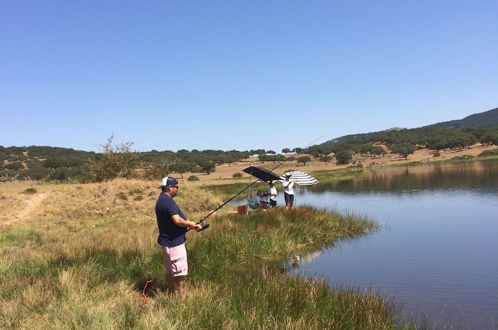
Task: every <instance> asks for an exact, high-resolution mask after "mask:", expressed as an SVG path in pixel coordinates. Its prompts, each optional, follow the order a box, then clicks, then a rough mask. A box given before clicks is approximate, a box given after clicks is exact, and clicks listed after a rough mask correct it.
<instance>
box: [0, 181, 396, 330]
mask: <svg viewBox="0 0 498 330" xmlns="http://www.w3.org/2000/svg"><path fill="white" fill-rule="evenodd" d="M79 187H83V188H82V189H81V188H79V189H76V188H74V187H72V186H67V187H64V188H61V187H60V186H58V187H56V188H54V190H53V191H51V192H46V194H47V197H46V199H45V201H46V202H44V204H43V205H42V206H40V208H41V209H40V210H38V211H37V212H35V213H34V214H33V215H32V216H31V218H29V219H27V220H25V221H24V222H20V223H16V225H15V226H13V225H12V226H10V227H6V228H0V230H1V231H0V328H92V329H93V328H96V329H122V328H139V329H149V328H152V329H198V328H202V329H283V328H288V329H306V328H313V329H391V328H395V327H397V325H398V323H397V316H396V311H395V308H394V307H393V306H392V305H391V304H390V303H387V302H386V301H384V300H383V299H382V298H381V297H379V296H378V295H376V294H373V293H359V292H358V291H356V290H349V289H341V288H330V287H329V286H327V285H326V283H325V282H324V281H322V280H319V279H312V280H310V279H306V278H303V277H298V276H288V275H287V271H286V268H285V262H286V261H287V260H289V259H290V258H292V257H294V256H297V255H304V254H307V253H311V252H315V251H317V250H320V249H322V248H324V247H327V246H333V245H334V242H336V241H337V240H339V239H343V238H349V237H357V236H359V235H365V234H368V233H369V232H371V231H374V230H376V228H377V225H375V224H374V223H372V222H371V221H369V220H368V219H364V218H358V217H356V216H344V215H341V214H338V213H333V212H326V211H319V210H314V209H311V208H297V209H296V210H295V211H292V212H285V211H284V210H282V209H272V210H269V211H268V212H253V213H251V214H249V215H247V216H241V215H235V214H228V213H224V212H221V213H219V214H217V215H213V216H212V217H210V218H208V220H209V221H208V222H210V223H211V227H210V229H208V230H206V231H203V232H201V233H193V232H189V233H188V234H187V236H188V239H187V249H188V253H189V268H190V274H189V276H188V278H187V282H186V285H187V288H186V289H187V290H186V291H187V294H186V296H185V298H184V299H183V300H180V299H178V298H176V297H171V296H169V295H167V294H165V293H164V292H165V283H164V274H163V264H162V255H161V253H160V250H159V248H158V246H157V244H156V239H157V227H156V221H155V217H154V204H155V198H156V196H157V195H156V194H158V191H157V189H155V187H154V186H153V185H152V184H150V183H147V182H141V181H136V182H135V181H130V182H128V181H119V180H118V181H111V182H109V183H103V184H89V185H79ZM73 188H74V189H73ZM133 189H138V190H140V191H141V192H143V195H140V196H147V197H144V199H143V200H139V201H135V200H133V199H128V200H127V201H123V200H119V199H117V198H116V197H115V196H116V193H118V192H119V191H125V192H129V191H131V190H133ZM138 190H136V191H138ZM148 191H153V192H154V196H148V194H147V192H148ZM177 202H178V204H179V205H180V206H181V207H182V208H183V209H184V211H185V213H186V214H187V215H188V216H189V217H190V218H191V219H193V218H196V217H197V216H200V215H201V214H205V213H206V211H208V210H211V209H213V206H216V205H218V204H219V200H218V199H217V198H215V197H213V196H211V195H210V194H207V193H206V192H205V191H203V190H201V189H199V188H190V187H182V189H181V190H180V194H179V195H178V196H177ZM106 208H109V210H106ZM227 210H228V208H227ZM95 211H98V212H95ZM225 212H226V211H225ZM147 280H152V281H153V282H152V285H153V289H152V290H151V291H150V294H149V296H148V298H147V302H146V301H144V299H142V297H141V296H140V292H141V290H142V288H143V285H144V282H145V281H147Z"/></svg>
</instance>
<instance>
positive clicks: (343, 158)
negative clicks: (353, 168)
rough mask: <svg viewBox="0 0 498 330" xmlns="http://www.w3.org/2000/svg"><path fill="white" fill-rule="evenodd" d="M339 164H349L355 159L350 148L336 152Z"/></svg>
mask: <svg viewBox="0 0 498 330" xmlns="http://www.w3.org/2000/svg"><path fill="white" fill-rule="evenodd" d="M335 159H336V161H337V165H341V164H349V163H350V162H351V160H352V159H353V154H352V153H351V151H349V150H341V151H339V152H337V153H336V154H335Z"/></svg>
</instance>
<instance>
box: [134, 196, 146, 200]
mask: <svg viewBox="0 0 498 330" xmlns="http://www.w3.org/2000/svg"><path fill="white" fill-rule="evenodd" d="M142 199H144V197H143V196H142V195H138V196H135V198H133V200H134V201H141V200H142Z"/></svg>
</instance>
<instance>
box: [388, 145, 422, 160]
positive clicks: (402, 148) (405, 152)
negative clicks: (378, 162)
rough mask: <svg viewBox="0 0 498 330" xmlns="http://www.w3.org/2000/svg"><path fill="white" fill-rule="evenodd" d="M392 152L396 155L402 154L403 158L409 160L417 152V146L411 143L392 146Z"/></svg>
mask: <svg viewBox="0 0 498 330" xmlns="http://www.w3.org/2000/svg"><path fill="white" fill-rule="evenodd" d="M391 150H392V151H393V152H394V153H397V154H400V155H401V156H403V157H405V159H408V156H409V155H411V154H413V153H414V152H415V150H417V146H416V145H414V144H410V143H402V144H400V145H397V146H392V148H391Z"/></svg>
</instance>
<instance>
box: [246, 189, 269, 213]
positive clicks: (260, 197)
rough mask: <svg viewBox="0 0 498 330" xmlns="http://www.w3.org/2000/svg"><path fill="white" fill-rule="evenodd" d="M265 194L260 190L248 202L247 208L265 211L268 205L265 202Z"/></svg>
mask: <svg viewBox="0 0 498 330" xmlns="http://www.w3.org/2000/svg"><path fill="white" fill-rule="evenodd" d="M265 197H266V194H265V193H264V192H262V191H260V190H258V192H257V193H256V195H255V196H254V197H253V198H251V199H250V200H249V207H250V208H252V209H267V208H268V206H269V203H268V202H267V201H266V198H265Z"/></svg>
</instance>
